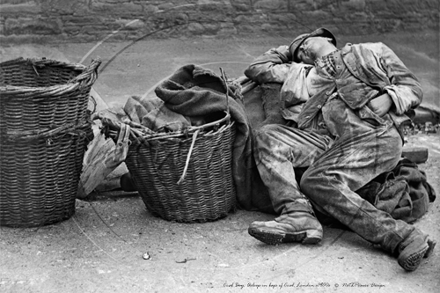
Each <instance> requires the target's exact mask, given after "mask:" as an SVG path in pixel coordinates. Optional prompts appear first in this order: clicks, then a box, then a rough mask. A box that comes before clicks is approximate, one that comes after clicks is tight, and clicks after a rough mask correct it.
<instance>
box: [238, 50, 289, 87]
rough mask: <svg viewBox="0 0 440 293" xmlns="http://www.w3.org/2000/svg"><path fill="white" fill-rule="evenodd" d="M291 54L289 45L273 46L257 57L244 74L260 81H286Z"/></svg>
mask: <svg viewBox="0 0 440 293" xmlns="http://www.w3.org/2000/svg"><path fill="white" fill-rule="evenodd" d="M290 62H291V56H290V52H289V47H288V46H280V47H278V48H272V49H270V50H269V51H267V52H265V53H264V54H263V55H261V56H259V57H257V58H256V59H255V60H254V61H253V62H252V63H251V65H250V66H249V67H248V68H247V69H246V70H245V72H244V74H245V75H246V76H247V77H248V78H249V79H251V80H253V81H256V82H258V83H266V82H277V83H284V81H285V80H286V76H287V74H288V72H289V69H290Z"/></svg>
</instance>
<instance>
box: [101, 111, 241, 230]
mask: <svg viewBox="0 0 440 293" xmlns="http://www.w3.org/2000/svg"><path fill="white" fill-rule="evenodd" d="M103 124H104V125H106V126H109V125H108V124H109V121H105V120H103ZM110 124H112V125H110V127H113V129H115V124H113V123H112V122H110ZM131 125H132V126H133V123H132V124H131ZM138 126H139V125H138ZM117 128H119V127H117V126H116V129H117ZM134 130H135V129H134V128H132V129H131V131H134ZM116 133H118V131H116ZM110 136H111V137H112V138H113V139H114V140H115V141H116V140H117V134H113V135H110ZM234 138H235V124H234V123H233V122H232V121H230V116H229V114H228V113H227V114H226V115H225V116H224V118H222V119H220V120H217V121H214V122H211V123H209V124H205V125H203V126H199V127H191V128H189V129H186V130H185V131H181V132H173V133H150V134H145V133H143V134H142V135H140V132H139V131H136V132H132V134H131V135H130V140H131V144H130V146H129V150H128V154H127V158H126V159H125V163H126V165H127V167H128V169H129V171H130V174H131V176H132V178H133V181H134V184H135V186H136V188H137V190H138V191H139V194H140V195H141V197H142V200H143V202H144V203H145V205H146V207H147V209H148V210H149V211H150V212H151V213H152V214H153V215H155V216H159V217H161V218H163V219H165V220H168V221H176V222H186V223H190V222H208V221H214V220H217V219H220V218H223V217H226V216H227V215H228V213H229V212H232V211H234V210H235V207H236V192H235V186H234V182H233V177H232V147H233V142H234Z"/></svg>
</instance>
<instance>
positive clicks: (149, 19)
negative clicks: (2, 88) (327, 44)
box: [0, 0, 439, 43]
mask: <svg viewBox="0 0 440 293" xmlns="http://www.w3.org/2000/svg"><path fill="white" fill-rule="evenodd" d="M318 26H326V27H328V28H330V29H331V30H333V31H334V32H337V33H344V34H374V33H385V32H392V31H398V30H405V31H417V30H421V29H427V28H429V29H438V26H439V1H438V0H0V41H1V42H7V43H10V42H12V43H16V42H63V41H75V42H89V41H98V40H102V39H104V38H106V40H110V41H111V40H115V41H117V40H134V39H138V38H144V37H147V36H148V37H154V38H165V37H167V38H168V37H189V36H193V35H199V36H200V35H203V36H215V37H228V36H231V35H236V36H243V35H252V34H255V35H258V34H280V35H284V34H288V35H289V36H291V35H292V34H294V33H302V32H304V31H307V30H309V28H316V27H318Z"/></svg>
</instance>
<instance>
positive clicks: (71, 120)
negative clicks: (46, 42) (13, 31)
mask: <svg viewBox="0 0 440 293" xmlns="http://www.w3.org/2000/svg"><path fill="white" fill-rule="evenodd" d="M100 63H101V62H100V61H99V60H95V61H93V62H92V63H91V65H90V66H88V67H86V66H84V65H81V64H69V63H65V62H59V61H55V60H48V59H24V58H19V59H15V60H10V61H6V62H3V63H0V102H1V108H0V135H1V140H0V175H1V177H0V225H2V226H10V227H35V226H42V225H48V224H53V223H56V222H59V221H62V220H65V219H68V218H70V217H71V216H72V215H73V214H74V212H75V198H76V193H77V189H78V182H79V176H80V173H81V170H82V160H83V156H84V152H85V149H86V146H87V144H88V141H89V140H90V135H93V133H92V131H91V124H90V113H89V111H87V107H88V102H89V95H90V89H91V87H92V85H93V83H94V82H95V80H96V78H97V68H98V66H99V64H100Z"/></svg>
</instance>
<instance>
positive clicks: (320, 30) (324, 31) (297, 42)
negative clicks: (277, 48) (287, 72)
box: [289, 27, 336, 62]
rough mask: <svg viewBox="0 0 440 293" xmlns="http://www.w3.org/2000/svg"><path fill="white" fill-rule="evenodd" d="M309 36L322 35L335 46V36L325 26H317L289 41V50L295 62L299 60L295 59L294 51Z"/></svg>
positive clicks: (295, 51)
mask: <svg viewBox="0 0 440 293" xmlns="http://www.w3.org/2000/svg"><path fill="white" fill-rule="evenodd" d="M310 37H324V38H330V39H331V40H332V43H333V45H335V46H336V38H335V36H334V35H333V34H332V33H331V32H330V31H329V30H328V29H326V28H323V27H321V28H318V29H316V30H314V31H313V32H311V33H309V34H302V35H299V36H297V37H296V38H295V39H294V40H293V41H292V43H290V45H289V51H290V54H291V55H292V60H293V61H295V62H298V61H299V60H298V59H297V56H296V53H297V51H298V48H299V46H301V44H302V43H303V42H304V41H305V40H306V39H307V38H310Z"/></svg>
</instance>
